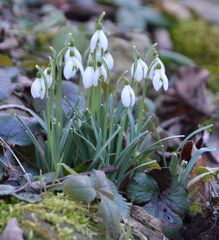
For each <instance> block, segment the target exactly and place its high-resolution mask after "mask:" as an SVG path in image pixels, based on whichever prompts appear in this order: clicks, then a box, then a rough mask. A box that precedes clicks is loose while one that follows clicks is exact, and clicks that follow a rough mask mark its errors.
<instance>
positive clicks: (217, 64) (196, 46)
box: [170, 20, 219, 91]
mask: <svg viewBox="0 0 219 240" xmlns="http://www.w3.org/2000/svg"><path fill="white" fill-rule="evenodd" d="M170 34H171V37H172V40H173V43H174V46H175V50H176V51H177V52H180V53H182V54H184V55H186V56H188V57H190V58H192V59H193V60H194V61H195V62H196V63H197V64H198V65H200V66H202V67H205V68H207V69H208V70H209V71H210V72H211V73H212V76H211V79H210V88H211V90H212V91H217V90H219V85H218V84H217V81H218V80H219V51H218V49H219V41H218V39H219V27H218V26H213V25H210V24H208V23H206V22H204V21H203V20H188V21H184V22H181V23H178V24H177V25H175V26H174V27H173V28H172V29H171V30H170Z"/></svg>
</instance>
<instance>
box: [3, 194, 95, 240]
mask: <svg viewBox="0 0 219 240" xmlns="http://www.w3.org/2000/svg"><path fill="white" fill-rule="evenodd" d="M0 212H1V215H0V230H2V229H3V228H4V227H5V225H6V223H7V221H8V220H9V219H10V218H12V217H16V218H17V220H18V222H19V224H20V227H21V228H22V229H23V230H24V235H25V239H34V240H38V239H40V240H41V239H45V240H50V239H53V240H56V239H57V240H59V239H65V240H68V239H69V240H70V239H82V240H83V239H92V238H93V237H94V236H95V235H97V234H96V230H97V229H96V228H95V224H94V220H93V217H92V214H91V213H90V211H89V210H88V208H87V207H86V206H83V205H81V204H79V203H76V202H74V201H71V200H68V199H66V197H65V198H64V197H63V195H57V196H54V195H53V196H45V197H44V199H43V201H42V202H40V203H34V204H26V203H7V202H5V201H3V200H1V201H0ZM93 215H95V214H93Z"/></svg>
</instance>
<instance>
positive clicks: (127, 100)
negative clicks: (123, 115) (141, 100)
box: [121, 85, 135, 107]
mask: <svg viewBox="0 0 219 240" xmlns="http://www.w3.org/2000/svg"><path fill="white" fill-rule="evenodd" d="M121 100H122V104H123V105H124V106H125V107H130V106H134V104H135V93H134V91H133V89H132V88H131V86H130V85H125V87H124V88H123V89H122V93H121Z"/></svg>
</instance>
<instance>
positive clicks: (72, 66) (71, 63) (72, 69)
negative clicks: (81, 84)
mask: <svg viewBox="0 0 219 240" xmlns="http://www.w3.org/2000/svg"><path fill="white" fill-rule="evenodd" d="M78 70H80V72H81V75H83V73H84V69H83V66H82V65H81V63H80V62H79V61H78V59H77V58H76V57H71V58H69V60H68V61H67V62H66V63H65V66H64V70H63V74H64V77H65V78H66V79H70V78H72V77H74V75H75V74H76V72H77V71H78Z"/></svg>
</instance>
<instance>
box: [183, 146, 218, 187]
mask: <svg viewBox="0 0 219 240" xmlns="http://www.w3.org/2000/svg"><path fill="white" fill-rule="evenodd" d="M212 151H215V148H201V149H199V150H198V151H196V152H195V153H194V154H193V155H192V158H191V160H190V161H189V163H188V165H187V167H186V169H185V172H184V174H183V176H182V178H181V181H180V184H181V186H183V187H185V186H186V183H187V179H188V177H189V174H190V172H191V170H192V168H193V167H194V166H195V164H196V162H197V161H198V160H199V157H200V156H201V155H202V154H203V153H205V152H212Z"/></svg>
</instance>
